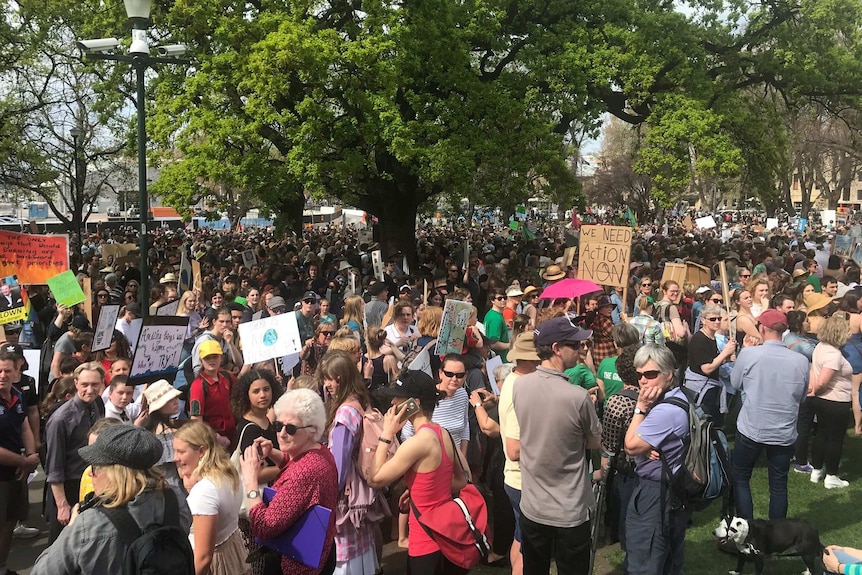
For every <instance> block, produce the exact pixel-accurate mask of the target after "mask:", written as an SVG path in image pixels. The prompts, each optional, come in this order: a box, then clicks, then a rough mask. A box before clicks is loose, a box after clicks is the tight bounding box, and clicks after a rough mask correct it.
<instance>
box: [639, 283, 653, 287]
mask: <svg viewBox="0 0 862 575" xmlns="http://www.w3.org/2000/svg"><path fill="white" fill-rule="evenodd" d="M651 285H652V284H641V287H650V286H651Z"/></svg>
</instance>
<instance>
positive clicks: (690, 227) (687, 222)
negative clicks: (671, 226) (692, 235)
mask: <svg viewBox="0 0 862 575" xmlns="http://www.w3.org/2000/svg"><path fill="white" fill-rule="evenodd" d="M682 226H683V227H684V228H685V231H687V232H691V231H692V230H693V229H694V222H692V221H691V214H686V215H685V219H684V220H683V221H682Z"/></svg>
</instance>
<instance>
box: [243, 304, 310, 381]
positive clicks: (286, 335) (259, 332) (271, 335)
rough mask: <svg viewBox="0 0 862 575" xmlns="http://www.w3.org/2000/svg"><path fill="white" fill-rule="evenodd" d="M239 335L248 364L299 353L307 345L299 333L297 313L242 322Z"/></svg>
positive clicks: (244, 358)
mask: <svg viewBox="0 0 862 575" xmlns="http://www.w3.org/2000/svg"><path fill="white" fill-rule="evenodd" d="M239 337H240V339H241V340H242V352H243V360H244V361H245V363H246V364H253V363H257V362H259V361H266V360H268V359H273V358H276V357H285V356H287V355H291V354H294V353H299V352H300V350H302V348H303V346H304V345H305V342H303V341H302V337H301V336H300V335H299V326H298V325H297V323H296V314H295V313H283V314H280V315H275V316H271V317H265V318H263V319H258V320H255V321H249V322H245V323H241V324H239ZM285 369H287V368H286V367H285ZM285 373H287V372H285Z"/></svg>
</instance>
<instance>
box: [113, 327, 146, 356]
mask: <svg viewBox="0 0 862 575" xmlns="http://www.w3.org/2000/svg"><path fill="white" fill-rule="evenodd" d="M143 322H144V320H142V319H141V318H138V319H133V320H132V321H131V322H130V323H131V325H129V326H128V327H126V326H125V325H124V324H125V323H126V320H124V319H123V318H120V319H118V320H117V325H115V326H114V327H115V328H117V329H118V330H120V331H121V332H123V333H124V334H125V335H126V339H128V340H129V352H130V353H131V354H132V355H135V348H136V347H137V346H138V336H139V335H141V325H143Z"/></svg>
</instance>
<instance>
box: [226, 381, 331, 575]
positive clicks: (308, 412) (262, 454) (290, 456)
mask: <svg viewBox="0 0 862 575" xmlns="http://www.w3.org/2000/svg"><path fill="white" fill-rule="evenodd" d="M273 426H274V427H275V430H276V433H277V435H278V446H279V449H280V451H278V450H274V449H273V445H272V442H271V441H269V440H267V439H265V438H263V437H259V438H257V439H255V440H254V444H253V445H250V446H249V447H248V448H247V449H246V450H245V453H244V454H243V460H242V481H243V485H244V489H245V492H246V499H247V500H248V508H249V510H248V519H249V523H250V524H251V532H252V534H253V535H254V536H255V537H258V538H261V539H271V538H273V537H276V536H278V535H281V534H282V533H284V532H285V531H286V530H287V529H288V528H290V527H291V526H292V525H293V524H294V523H295V522H296V521H297V520H298V519H299V518H300V517H302V516H303V514H304V513H305V512H306V511H308V510H309V509H310V508H311V507H313V506H314V505H321V506H323V507H326V508H328V509H335V508H336V506H337V504H338V470H337V469H336V466H335V460H334V459H333V457H332V454H331V453H330V451H329V449H327V448H326V447H325V446H324V445H322V443H321V440H322V438H323V434H324V432H325V428H326V410H325V408H324V407H323V400H321V399H320V396H319V395H318V394H317V393H316V392H314V391H312V390H310V389H293V390H291V391H288V392H287V393H285V394H284V395H283V396H281V398H280V399H279V400H278V401H277V402H276V403H275V423H274V424H273ZM267 458H269V459H271V460H272V461H273V462H275V463H276V464H277V465H280V466H281V467H282V468H283V471H282V472H281V475H279V476H278V479H276V480H275V482H274V483H273V485H272V486H273V488H274V489H275V490H276V494H275V496H274V497H273V498H272V501H270V502H269V503H264V502H263V499H262V494H261V493H260V492H259V491H258V485H259V476H258V475H259V472H260V469H261V467H260V462H261V461H263V460H264V459H267ZM334 537H335V514H334V513H333V514H332V515H331V516H330V519H329V525H328V526H327V533H326V540H325V543H324V545H323V552H322V553H321V556H320V565H319V566H318V568H316V569H315V568H312V567H307V566H305V565H303V564H302V563H300V562H298V561H295V560H293V559H291V558H290V557H284V556H282V557H281V572H282V573H284V574H285V575H317V574H318V573H324V574H328V573H332V572H333V570H334V569H335V545H334Z"/></svg>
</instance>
